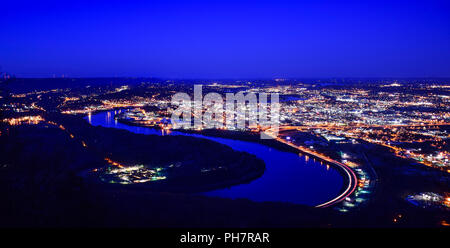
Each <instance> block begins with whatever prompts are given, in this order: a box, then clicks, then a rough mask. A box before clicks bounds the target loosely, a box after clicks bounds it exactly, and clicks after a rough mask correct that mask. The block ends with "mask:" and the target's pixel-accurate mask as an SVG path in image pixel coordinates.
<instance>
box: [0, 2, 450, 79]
mask: <svg viewBox="0 0 450 248" xmlns="http://www.w3.org/2000/svg"><path fill="white" fill-rule="evenodd" d="M94 2H95V3H94ZM0 32H1V36H0V37H1V38H0V66H1V67H2V70H3V71H7V72H9V73H11V74H15V75H16V76H17V77H52V76H53V75H56V76H57V77H60V76H61V75H62V74H65V76H66V77H109V76H118V77H120V76H153V77H164V78H274V77H288V78H293V77H300V78H315V77H450V1H434V0H431V1H414V0H410V1H395V0H394V1H382V0H381V1H380V0H378V1H321V0H311V1H301V2H300V1H282V0H281V1H280V0H277V1H243V0H241V1H233V0H231V1H230V0H228V1H153V2H152V1H146V2H144V1H123V2H122V3H121V2H119V1H94V0H90V1H84V0H78V1H72V0H68V1H62V0H59V1H20V0H17V1H15V0H14V1H12V0H7V1H1V2H0Z"/></svg>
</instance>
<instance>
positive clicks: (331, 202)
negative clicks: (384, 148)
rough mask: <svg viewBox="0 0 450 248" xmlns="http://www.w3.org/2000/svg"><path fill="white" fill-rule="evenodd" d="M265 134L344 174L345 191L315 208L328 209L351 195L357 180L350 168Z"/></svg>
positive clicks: (268, 133)
mask: <svg viewBox="0 0 450 248" xmlns="http://www.w3.org/2000/svg"><path fill="white" fill-rule="evenodd" d="M265 133H266V134H267V135H269V136H271V137H272V138H274V139H276V140H277V141H279V142H281V143H283V144H286V145H288V146H290V147H293V148H295V149H297V150H299V151H300V152H301V153H303V154H308V155H310V156H313V157H317V158H319V159H322V160H324V161H326V162H328V163H330V164H333V165H335V166H336V167H337V168H340V169H341V170H342V171H343V172H344V174H345V175H346V176H347V178H348V185H347V187H346V188H345V190H344V191H343V192H342V193H341V194H339V195H338V196H336V197H335V198H333V199H331V200H329V201H327V202H324V203H321V204H319V205H317V206H315V207H316V208H323V207H329V206H332V205H334V204H336V203H339V202H341V201H343V200H344V199H345V198H346V197H348V196H349V195H351V194H352V193H353V192H354V191H355V189H356V185H357V184H358V178H357V177H356V174H355V173H354V172H353V170H352V169H351V168H350V167H348V166H347V165H345V164H343V163H340V162H338V161H335V160H333V159H331V158H328V157H326V156H323V155H321V154H318V153H317V152H314V151H312V150H310V149H308V148H305V147H302V146H297V145H295V144H293V143H291V142H288V141H286V140H284V139H282V138H279V137H278V136H276V135H274V134H272V133H270V132H267V131H266V132H265Z"/></svg>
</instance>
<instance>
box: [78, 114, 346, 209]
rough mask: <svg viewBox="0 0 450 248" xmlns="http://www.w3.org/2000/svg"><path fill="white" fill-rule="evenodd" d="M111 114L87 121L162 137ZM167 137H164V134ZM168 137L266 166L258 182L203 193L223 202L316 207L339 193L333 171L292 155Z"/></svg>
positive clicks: (247, 144) (258, 147) (339, 181)
mask: <svg viewBox="0 0 450 248" xmlns="http://www.w3.org/2000/svg"><path fill="white" fill-rule="evenodd" d="M114 112H115V111H109V112H102V113H98V114H94V115H92V116H90V117H86V119H87V120H88V121H89V122H90V123H91V124H92V125H94V126H103V127H113V128H119V129H125V130H128V131H131V132H133V133H139V134H153V135H164V134H163V133H162V131H161V130H156V129H152V128H147V127H136V126H129V125H126V124H122V123H119V122H117V121H115V120H114ZM166 135H167V134H166ZM170 135H185V136H194V137H198V138H204V139H209V140H213V141H216V142H219V143H222V144H225V145H228V146H230V147H232V148H233V149H235V150H238V151H245V152H248V153H251V154H254V155H256V156H257V157H259V158H260V159H262V160H264V162H265V163H266V171H265V172H264V175H263V176H261V177H260V178H258V179H256V180H253V181H252V182H250V183H248V184H240V185H236V186H232V187H230V188H226V189H220V190H214V191H209V192H205V193H203V194H204V195H207V196H216V197H223V198H233V199H235V198H245V199H249V200H253V201H258V202H263V201H278V202H291V203H296V204H303V205H309V206H315V205H318V204H320V203H323V202H326V201H328V200H330V199H332V198H334V197H335V196H337V195H338V194H339V192H340V189H341V187H342V185H343V179H342V176H341V175H340V174H339V173H338V172H337V171H336V170H335V169H334V168H333V167H330V168H329V169H327V166H325V165H321V164H320V162H316V161H313V160H312V159H309V160H308V159H307V158H306V157H304V156H299V155H297V154H295V153H291V152H282V151H279V150H276V149H274V148H271V147H268V146H265V145H261V144H257V143H253V142H247V141H239V140H233V139H225V138H217V137H208V136H203V135H198V134H185V133H181V132H171V133H170Z"/></svg>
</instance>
